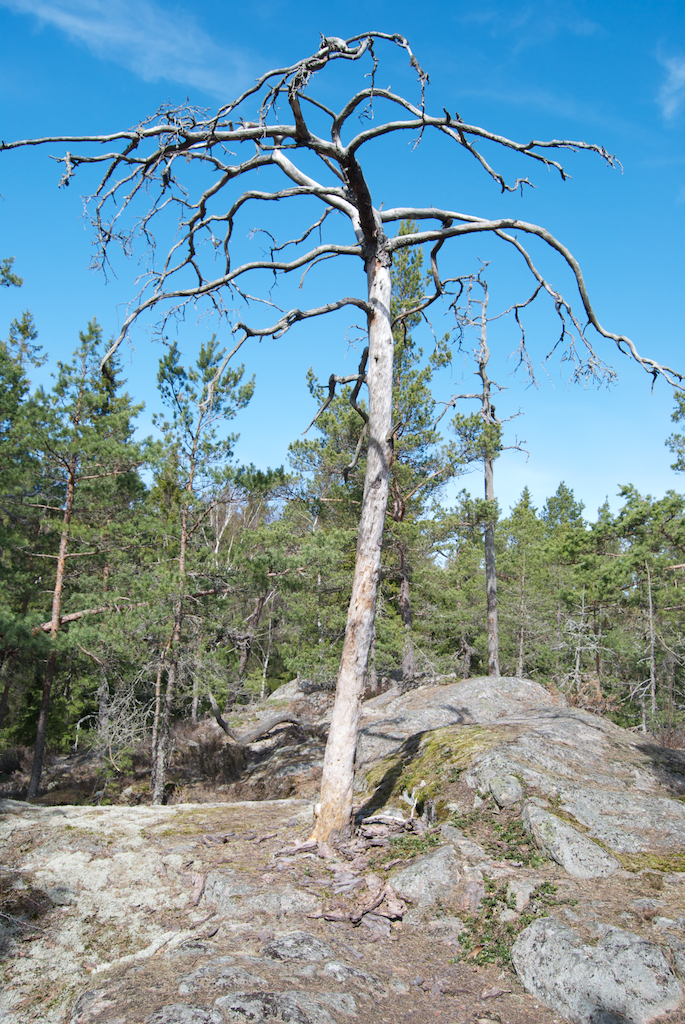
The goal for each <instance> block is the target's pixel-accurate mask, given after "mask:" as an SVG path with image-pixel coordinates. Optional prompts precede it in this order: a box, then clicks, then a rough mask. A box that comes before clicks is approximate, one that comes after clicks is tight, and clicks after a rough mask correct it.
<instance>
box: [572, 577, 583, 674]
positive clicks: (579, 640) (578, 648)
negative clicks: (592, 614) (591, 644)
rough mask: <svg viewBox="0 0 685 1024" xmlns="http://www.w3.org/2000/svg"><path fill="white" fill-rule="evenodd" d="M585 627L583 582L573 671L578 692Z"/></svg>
mask: <svg viewBox="0 0 685 1024" xmlns="http://www.w3.org/2000/svg"><path fill="white" fill-rule="evenodd" d="M584 629H585V585H584V584H583V599H582V604H581V606H580V628H579V630H578V637H577V639H576V662H575V666H574V672H573V680H574V683H575V687H576V692H577V693H580V682H581V680H580V656H581V653H582V649H583V648H582V644H583V630H584Z"/></svg>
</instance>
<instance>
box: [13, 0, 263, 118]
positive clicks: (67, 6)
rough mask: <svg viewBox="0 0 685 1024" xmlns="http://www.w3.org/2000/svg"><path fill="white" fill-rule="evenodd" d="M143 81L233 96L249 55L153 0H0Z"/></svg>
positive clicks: (244, 82)
mask: <svg viewBox="0 0 685 1024" xmlns="http://www.w3.org/2000/svg"><path fill="white" fill-rule="evenodd" d="M0 6H1V7H6V8H8V9H9V10H11V11H13V12H14V13H15V14H27V15H33V16H34V17H36V18H38V19H39V21H40V22H42V23H43V24H47V25H50V26H52V27H53V28H56V29H59V30H60V31H62V32H64V33H65V34H66V35H67V36H69V37H70V38H71V39H72V40H75V41H77V42H79V43H81V44H82V45H83V46H85V47H87V49H89V50H90V51H91V53H93V54H95V55H96V56H97V57H101V58H104V59H105V60H111V61H114V62H115V63H116V64H120V65H122V66H123V67H125V68H127V69H128V70H129V71H133V72H134V73H135V74H137V75H139V76H140V77H141V78H143V79H145V80H146V81H157V80H159V79H166V80H167V81H172V82H179V83H181V84H183V85H184V86H194V87H196V88H199V89H202V90H204V91H205V92H208V93H212V94H213V95H215V96H218V97H219V98H220V99H222V100H229V99H232V98H233V97H234V96H235V94H236V93H237V92H240V91H241V90H242V89H243V88H245V86H246V85H247V84H249V81H250V79H251V78H252V75H250V73H249V68H248V60H247V55H246V54H245V52H244V51H242V52H241V51H238V50H235V51H232V50H229V49H228V48H226V47H223V46H220V45H219V44H217V43H215V42H214V40H213V39H212V38H211V36H209V35H208V34H207V33H206V32H205V31H204V30H203V29H202V28H200V26H199V25H198V24H197V22H196V21H195V19H194V18H193V17H192V15H190V14H187V13H185V12H184V11H182V10H180V9H179V8H178V7H175V8H173V9H171V10H169V9H167V10H163V9H162V8H161V7H160V6H159V5H158V4H157V3H155V2H154V0H0Z"/></svg>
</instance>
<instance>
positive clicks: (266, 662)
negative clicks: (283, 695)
mask: <svg viewBox="0 0 685 1024" xmlns="http://www.w3.org/2000/svg"><path fill="white" fill-rule="evenodd" d="M273 610H274V606H273V603H272V605H271V612H270V614H269V638H268V641H267V646H266V656H265V658H264V664H263V666H262V693H261V699H262V700H264V697H265V695H266V673H267V669H268V668H269V659H270V658H271V640H272V636H273V630H272V625H273Z"/></svg>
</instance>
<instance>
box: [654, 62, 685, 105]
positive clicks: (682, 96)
mask: <svg viewBox="0 0 685 1024" xmlns="http://www.w3.org/2000/svg"><path fill="white" fill-rule="evenodd" d="M661 63H662V64H663V66H664V67H665V68H666V71H667V72H668V77H667V78H666V81H665V82H664V84H663V85H662V86H661V89H660V91H659V105H660V106H661V111H662V113H663V115H664V117H665V118H666V120H667V121H672V120H673V118H674V117H676V115H677V114H678V113H679V112H680V109H681V107H682V106H683V104H684V103H685V57H667V58H663V59H662V60H661Z"/></svg>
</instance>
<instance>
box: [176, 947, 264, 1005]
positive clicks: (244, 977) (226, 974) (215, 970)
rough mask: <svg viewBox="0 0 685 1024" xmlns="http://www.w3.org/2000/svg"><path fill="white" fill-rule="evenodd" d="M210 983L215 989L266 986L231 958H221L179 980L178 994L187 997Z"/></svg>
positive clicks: (257, 975) (260, 979)
mask: <svg viewBox="0 0 685 1024" xmlns="http://www.w3.org/2000/svg"><path fill="white" fill-rule="evenodd" d="M207 982H210V983H211V984H212V985H214V986H215V987H216V988H223V989H227V988H233V989H235V988H252V987H255V988H259V987H260V986H264V985H266V984H267V982H266V980H265V979H264V978H262V977H261V976H260V975H259V974H255V973H253V972H251V971H246V970H245V968H244V967H241V966H239V965H236V964H235V961H234V959H233V957H229V956H222V957H217V959H216V960H213V961H211V962H210V963H208V964H203V965H202V966H201V967H198V968H197V969H196V970H194V971H191V973H190V974H186V975H184V976H183V977H182V978H181V979H180V980H179V985H178V994H179V995H181V996H187V995H189V994H190V993H191V992H194V991H195V990H196V989H197V988H199V986H200V985H202V984H203V983H207Z"/></svg>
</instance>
